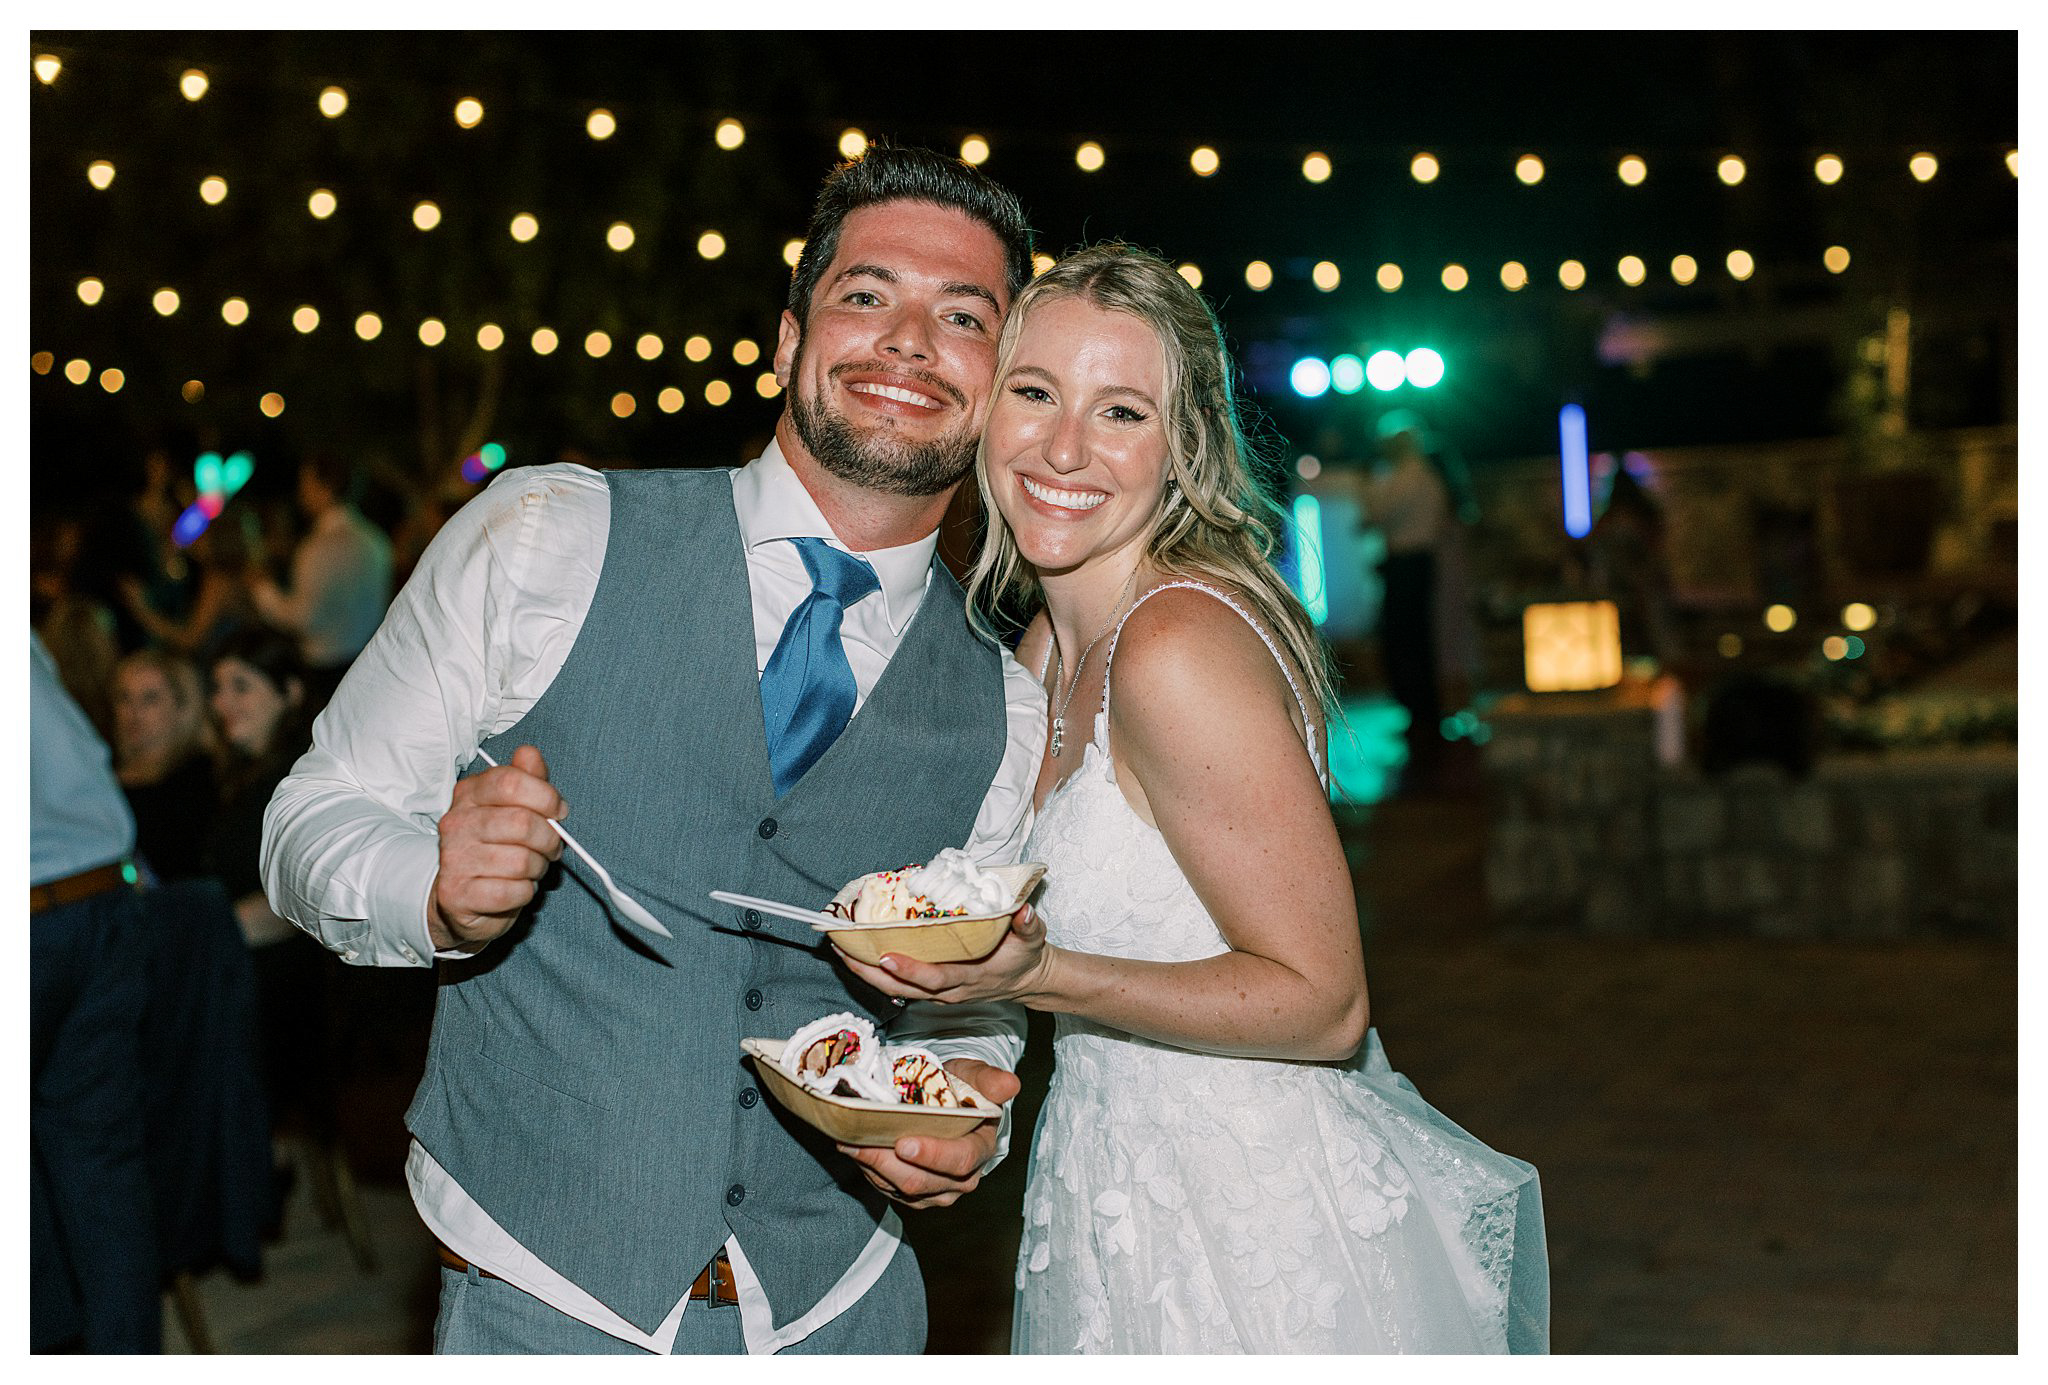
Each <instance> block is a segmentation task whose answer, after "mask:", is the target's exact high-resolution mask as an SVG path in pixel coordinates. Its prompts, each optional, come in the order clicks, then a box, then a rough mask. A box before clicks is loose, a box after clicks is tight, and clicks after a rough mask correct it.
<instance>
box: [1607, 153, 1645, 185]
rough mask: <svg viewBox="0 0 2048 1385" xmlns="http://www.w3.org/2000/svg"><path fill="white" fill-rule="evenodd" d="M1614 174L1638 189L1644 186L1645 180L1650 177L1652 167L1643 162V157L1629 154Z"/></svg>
mask: <svg viewBox="0 0 2048 1385" xmlns="http://www.w3.org/2000/svg"><path fill="white" fill-rule="evenodd" d="M1614 172H1615V174H1616V176H1618V177H1619V178H1620V179H1621V181H1622V182H1624V183H1626V184H1628V185H1629V186H1630V187H1632V188H1637V187H1641V186H1642V185H1643V179H1645V178H1647V177H1649V176H1650V166H1649V165H1648V164H1647V163H1644V162H1643V158H1642V155H1640V154H1628V155H1624V156H1623V158H1622V160H1621V162H1620V163H1618V164H1616V165H1615V167H1614Z"/></svg>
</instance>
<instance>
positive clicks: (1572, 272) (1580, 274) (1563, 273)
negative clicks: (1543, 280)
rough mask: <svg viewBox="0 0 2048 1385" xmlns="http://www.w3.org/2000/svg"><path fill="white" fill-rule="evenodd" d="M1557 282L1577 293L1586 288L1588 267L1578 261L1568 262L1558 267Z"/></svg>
mask: <svg viewBox="0 0 2048 1385" xmlns="http://www.w3.org/2000/svg"><path fill="white" fill-rule="evenodd" d="M1557 282H1558V283H1560V284H1563V285H1564V286H1565V288H1567V289H1569V290H1571V291H1572V292H1574V293H1576V292H1578V291H1579V290H1580V289H1582V288H1584V287H1585V286H1586V267H1585V266H1584V265H1582V264H1580V263H1579V262H1578V261H1577V260H1566V261H1565V262H1564V263H1563V264H1561V265H1559V266H1558V267H1557Z"/></svg>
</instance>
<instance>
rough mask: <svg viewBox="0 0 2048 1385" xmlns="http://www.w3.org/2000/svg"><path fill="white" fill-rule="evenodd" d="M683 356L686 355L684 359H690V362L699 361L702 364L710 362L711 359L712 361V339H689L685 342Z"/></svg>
mask: <svg viewBox="0 0 2048 1385" xmlns="http://www.w3.org/2000/svg"><path fill="white" fill-rule="evenodd" d="M683 355H684V357H685V358H687V359H689V360H692V361H699V362H702V361H708V360H710V359H711V338H709V337H691V338H689V339H688V340H687V341H685V342H684V343H683Z"/></svg>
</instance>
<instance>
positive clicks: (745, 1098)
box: [740, 1087, 761, 1111]
mask: <svg viewBox="0 0 2048 1385" xmlns="http://www.w3.org/2000/svg"><path fill="white" fill-rule="evenodd" d="M760 1099H761V1094H760V1093H759V1092H757V1091H755V1090H754V1089H753V1088H752V1087H742V1088H740V1105H742V1106H744V1107H746V1108H747V1109H748V1110H750V1111H751V1110H752V1109H753V1108H754V1103H755V1102H757V1101H759V1100H760Z"/></svg>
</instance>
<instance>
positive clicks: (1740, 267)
mask: <svg viewBox="0 0 2048 1385" xmlns="http://www.w3.org/2000/svg"><path fill="white" fill-rule="evenodd" d="M1754 273H1756V257H1755V256H1754V255H1751V254H1750V253H1749V252H1748V251H1747V250H1730V251H1729V252H1728V277H1729V278H1731V279H1735V280H1738V281H1740V280H1743V279H1747V278H1748V277H1749V276H1750V275H1752V274H1754Z"/></svg>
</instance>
